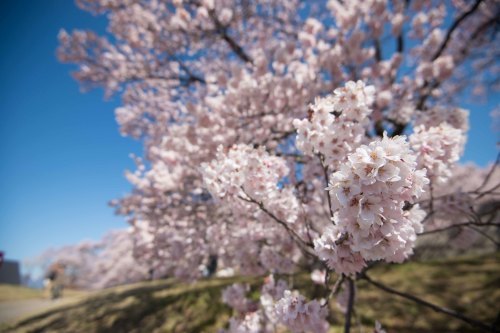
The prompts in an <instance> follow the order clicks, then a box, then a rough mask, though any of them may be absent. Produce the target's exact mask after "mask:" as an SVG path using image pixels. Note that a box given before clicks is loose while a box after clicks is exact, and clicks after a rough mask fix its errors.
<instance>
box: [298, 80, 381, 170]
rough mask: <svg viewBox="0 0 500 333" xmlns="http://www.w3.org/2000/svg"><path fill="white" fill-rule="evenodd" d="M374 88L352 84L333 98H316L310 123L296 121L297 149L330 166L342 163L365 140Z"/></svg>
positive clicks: (310, 113) (337, 91) (310, 110)
mask: <svg viewBox="0 0 500 333" xmlns="http://www.w3.org/2000/svg"><path fill="white" fill-rule="evenodd" d="M373 99H374V87H373V86H365V84H364V82H362V81H358V82H353V81H349V82H347V83H346V85H345V87H342V88H337V89H335V91H334V94H333V95H329V96H327V97H325V98H316V100H315V102H314V104H311V105H310V107H309V108H310V109H309V117H308V119H303V120H299V119H295V120H294V121H293V125H294V126H295V128H296V129H297V148H299V149H300V150H302V151H303V152H304V153H306V154H309V155H314V154H318V153H319V154H322V155H323V156H325V158H326V161H327V162H328V163H333V162H341V161H342V160H343V159H345V157H346V156H347V154H348V153H349V152H351V151H352V150H354V149H355V148H356V147H357V146H359V145H360V144H361V142H362V140H363V137H364V133H365V128H364V125H365V124H366V121H367V120H368V118H367V117H368V115H369V114H370V113H371V109H370V105H371V104H372V103H373Z"/></svg>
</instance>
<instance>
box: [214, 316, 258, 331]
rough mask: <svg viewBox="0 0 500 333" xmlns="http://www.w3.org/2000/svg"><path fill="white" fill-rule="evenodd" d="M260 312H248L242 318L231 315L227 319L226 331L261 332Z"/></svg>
mask: <svg viewBox="0 0 500 333" xmlns="http://www.w3.org/2000/svg"><path fill="white" fill-rule="evenodd" d="M261 319H262V318H261V313H260V312H259V311H257V312H249V313H247V314H245V315H244V316H243V318H235V317H231V319H229V330H228V331H225V332H226V333H261V332H262V324H261ZM223 332H224V331H223Z"/></svg>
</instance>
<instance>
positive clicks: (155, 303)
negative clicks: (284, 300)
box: [3, 255, 500, 333]
mask: <svg viewBox="0 0 500 333" xmlns="http://www.w3.org/2000/svg"><path fill="white" fill-rule="evenodd" d="M499 259H500V256H499V255H492V256H488V257H481V258H459V259H454V260H446V261H432V262H420V263H409V264H405V265H380V266H379V267H376V268H374V269H372V270H371V271H370V276H371V277H372V279H374V280H377V281H382V282H384V283H386V284H387V285H390V286H391V287H393V288H395V289H398V290H401V291H406V292H411V293H413V294H415V295H417V296H418V297H420V298H423V299H426V300H428V301H430V302H433V303H435V304H438V305H441V306H445V307H448V308H451V309H455V310H457V311H461V312H464V313H466V314H467V315H469V316H471V317H473V318H475V319H479V320H483V321H485V322H488V323H492V322H493V321H494V320H495V318H496V316H497V315H498V311H499V310H500V307H499V304H500V288H499V286H500V265H499ZM289 279H290V282H293V283H294V286H295V288H298V289H300V290H302V291H304V293H305V294H306V295H308V296H314V295H321V294H322V293H324V291H323V290H321V287H319V286H316V285H314V284H312V283H311V282H310V279H309V277H308V276H307V275H306V274H299V275H296V276H294V277H289ZM259 281H260V279H259V278H228V279H210V280H203V281H199V282H197V283H194V284H184V283H178V282H175V281H174V280H162V281H153V282H144V283H139V284H134V285H128V286H122V287H116V288H110V289H107V290H103V291H101V292H98V293H92V294H89V296H87V297H83V298H82V299H81V300H80V301H79V302H77V303H75V304H71V305H69V306H63V307H59V308H57V309H52V310H50V311H47V312H45V313H42V314H39V315H36V316H33V317H30V318H26V319H24V320H22V321H20V322H18V323H16V324H14V325H12V326H11V327H9V328H6V329H4V330H3V332H75V333H78V332H85V333H88V332H114V333H115V332H179V333H180V332H182V333H184V332H193V333H194V332H217V330H218V329H220V328H222V327H224V325H225V324H226V323H227V320H228V318H229V317H230V316H231V309H229V308H228V307H226V306H225V305H224V304H222V303H221V301H220V299H221V290H222V289H223V288H225V287H226V286H228V285H230V284H232V283H234V282H247V283H250V284H251V285H252V286H253V287H254V289H256V288H257V286H258V284H259ZM357 293H358V298H357V302H356V308H355V309H356V313H355V320H354V322H355V327H354V329H353V332H358V331H361V330H360V328H361V327H362V328H363V332H372V330H373V323H374V321H375V320H376V319H377V320H379V321H380V322H382V324H383V325H384V327H385V328H386V329H387V331H388V332H389V333H391V332H398V333H400V332H411V333H417V332H419V333H427V332H428V333H431V332H433V333H434V332H441V333H445V332H471V333H472V332H477V330H475V329H474V328H472V327H470V326H468V325H467V324H466V323H463V322H461V321H459V320H457V319H454V318H451V317H448V316H445V315H442V314H439V313H436V312H434V311H432V310H430V309H427V308H423V307H422V306H419V305H417V304H413V303H411V302H409V301H406V300H404V299H401V298H398V297H397V296H394V295H391V294H387V293H384V292H382V291H380V290H378V289H375V288H374V287H372V286H371V285H368V284H367V283H365V282H360V283H359V284H358V290H357ZM254 296H255V294H254ZM333 303H334V302H332V304H331V315H330V317H329V321H330V322H331V323H332V329H331V332H341V331H342V329H341V326H342V314H341V313H340V312H339V310H338V309H337V308H336V306H335V304H333Z"/></svg>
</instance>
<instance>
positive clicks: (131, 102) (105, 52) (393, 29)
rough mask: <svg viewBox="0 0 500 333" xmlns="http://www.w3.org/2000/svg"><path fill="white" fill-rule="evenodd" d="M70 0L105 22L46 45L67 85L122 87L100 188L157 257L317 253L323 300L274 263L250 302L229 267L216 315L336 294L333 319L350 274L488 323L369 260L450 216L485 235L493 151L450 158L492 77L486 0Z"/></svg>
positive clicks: (318, 315) (283, 308)
mask: <svg viewBox="0 0 500 333" xmlns="http://www.w3.org/2000/svg"><path fill="white" fill-rule="evenodd" d="M77 4H78V5H79V6H80V7H81V8H82V9H84V10H87V11H90V12H91V13H93V14H96V15H106V16H107V18H108V19H109V26H108V31H107V33H106V34H105V35H103V36H99V35H97V34H96V33H94V32H92V31H74V32H72V33H67V32H66V31H64V30H62V31H61V32H60V34H59V40H60V46H59V49H58V56H59V58H60V60H61V61H63V62H67V63H74V64H76V65H77V70H76V71H75V72H74V77H75V78H76V79H77V80H78V81H79V82H81V84H82V86H83V87H84V88H93V87H102V88H103V89H104V90H105V92H106V95H108V96H110V95H112V94H120V95H121V96H122V101H123V103H122V106H120V107H119V108H117V109H116V119H117V122H118V123H119V126H120V131H121V133H122V134H123V135H126V136H131V137H133V138H136V139H138V140H141V142H143V144H144V156H143V157H135V161H136V165H137V168H136V170H135V171H131V172H128V173H127V178H128V180H129V181H130V182H131V184H132V185H133V191H132V192H131V193H130V194H129V195H128V196H126V197H124V198H122V199H119V200H115V201H113V202H112V204H113V206H114V207H116V210H117V212H118V213H119V214H122V215H124V216H126V218H127V219H128V222H129V224H130V226H131V228H132V230H133V231H132V236H131V237H133V239H134V242H133V244H134V247H133V248H134V249H133V254H134V256H135V257H136V258H138V259H139V261H140V262H141V263H145V266H147V267H148V268H149V269H151V270H152V271H153V272H154V274H155V275H156V276H166V275H175V276H177V277H180V278H184V279H188V280H193V279H197V278H199V277H201V276H203V275H207V274H211V273H212V272H213V271H215V270H217V269H218V270H219V271H220V270H224V271H226V272H227V271H228V270H229V271H232V272H234V273H236V274H243V275H266V274H292V273H294V272H297V271H299V270H309V271H311V272H313V270H314V269H315V268H318V267H322V268H323V272H324V273H323V275H324V284H325V286H326V287H327V288H328V289H329V290H330V291H329V295H325V298H326V299H325V300H323V301H321V300H307V299H305V297H304V296H302V295H300V291H297V290H293V286H290V287H289V286H286V285H285V284H284V282H280V281H279V280H278V281H275V280H274V278H273V275H271V276H270V277H269V278H267V280H266V282H265V283H264V285H263V289H262V293H261V297H260V301H259V302H257V303H256V302H254V301H249V300H248V299H246V296H245V293H246V292H247V289H246V287H245V286H243V285H236V286H233V287H231V289H228V290H227V291H225V292H224V295H225V296H224V297H223V299H224V301H225V302H226V303H228V305H229V306H231V307H233V308H234V309H235V311H237V312H239V313H240V314H241V316H238V317H235V318H233V319H231V322H230V324H229V328H228V330H229V331H230V332H267V331H273V329H274V327H276V325H284V326H286V327H288V328H289V329H290V330H291V331H293V332H304V331H307V332H309V331H312V332H324V331H326V330H327V329H328V322H327V321H326V319H325V318H326V315H327V313H326V310H325V309H326V308H325V306H324V305H325V304H324V302H328V300H329V299H330V298H331V297H333V296H338V297H342V295H344V296H343V297H344V298H345V299H346V302H345V310H346V311H345V329H344V331H345V332H349V331H350V328H351V315H352V309H353V307H354V306H355V289H356V282H357V281H358V280H365V281H368V282H369V283H370V284H372V285H373V286H375V287H378V288H379V289H381V290H382V291H386V292H389V293H392V294H396V295H399V296H401V297H404V298H406V299H410V300H413V301H416V302H418V303H419V304H421V305H423V306H427V307H430V308H432V309H434V310H435V311H438V312H441V313H443V314H448V315H451V316H453V317H455V318H456V319H458V320H462V321H465V322H467V323H469V324H470V325H473V326H475V327H476V328H477V329H481V330H483V331H493V330H494V328H493V326H492V325H490V324H489V323H483V322H480V321H477V320H475V319H472V318H468V317H466V316H464V315H463V314H460V313H458V312H456V311H453V310H449V309H445V308H441V307H439V306H437V305H435V304H432V303H429V302H427V301H425V300H422V299H419V298H416V297H415V296H412V295H408V294H405V293H402V292H400V291H397V290H394V289H392V288H390V287H388V286H385V285H383V284H381V283H380V282H378V281H375V280H373V279H372V278H371V277H370V276H369V274H368V272H369V269H370V268H371V267H374V266H375V265H376V264H384V263H388V262H390V263H392V262H396V263H403V262H404V261H406V260H408V259H409V258H410V257H411V255H412V253H413V250H414V248H415V245H416V243H417V238H419V235H421V234H432V233H440V232H447V231H449V230H451V229H458V230H462V229H467V230H472V231H473V232H474V233H476V234H478V235H479V236H480V237H485V238H486V239H487V241H490V242H492V243H494V244H498V237H497V236H495V235H491V233H489V232H488V230H491V228H498V227H499V223H500V221H499V216H498V215H499V214H498V194H499V191H498V190H499V187H500V183H499V175H498V166H497V164H498V163H495V164H494V165H492V166H491V167H489V168H488V169H487V170H486V171H482V170H478V169H476V168H472V169H473V170H472V171H467V169H464V167H459V166H457V162H458V161H459V159H460V156H461V154H462V153H463V150H464V145H465V142H466V139H467V131H468V127H469V124H468V114H469V112H468V111H467V110H464V109H462V108H460V103H462V102H463V101H464V96H465V97H467V96H468V97H469V98H470V99H474V98H476V96H477V94H483V95H485V96H488V94H489V93H490V92H491V91H492V90H495V89H497V88H498V61H496V59H497V58H498V56H499V53H500V49H499V45H500V43H499V38H498V28H499V23H500V22H499V20H498V17H499V16H500V15H499V14H500V5H499V4H498V2H496V1H494V0H476V1H462V0H454V1H449V2H441V1H431V0H427V1H408V0H400V1H399V0H395V1H388V0H369V1H337V0H329V1H312V2H302V1H298V0H292V1H275V0H261V1H250V0H241V1H234V0H172V1H167V0H165V1H161V0H78V1H77ZM497 162H498V161H497ZM469 172H470V173H472V174H473V175H474V178H472V180H470V181H469V182H465V183H466V186H463V187H461V186H460V185H459V184H458V183H457V180H460V179H461V180H463V179H464V178H467V174H468V173H469ZM448 212H452V213H448ZM458 217H460V218H458ZM422 237H426V236H422ZM319 274H320V275H321V274H322V273H319ZM317 275H318V274H316V275H315V276H317ZM334 277H336V279H334ZM374 325H375V324H374ZM375 331H376V332H383V329H382V326H381V325H380V323H377V324H376V326H375Z"/></svg>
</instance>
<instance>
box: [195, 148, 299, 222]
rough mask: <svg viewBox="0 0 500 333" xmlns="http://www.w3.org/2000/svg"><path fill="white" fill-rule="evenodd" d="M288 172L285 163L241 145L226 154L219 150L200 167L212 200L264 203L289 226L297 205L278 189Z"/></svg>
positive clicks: (286, 191) (286, 190)
mask: <svg viewBox="0 0 500 333" xmlns="http://www.w3.org/2000/svg"><path fill="white" fill-rule="evenodd" d="M288 172H289V169H288V167H287V165H286V162H285V160H283V159H281V158H279V157H276V156H272V155H270V154H268V153H267V152H266V151H265V150H264V148H259V149H254V148H252V147H250V146H247V145H243V144H240V145H236V146H233V147H231V148H230V149H229V150H228V151H227V152H224V151H223V148H222V147H219V149H218V150H217V156H216V159H215V160H213V161H212V162H211V163H204V164H202V173H203V180H204V182H205V186H206V187H207V188H208V190H209V191H210V193H211V194H212V195H213V196H215V197H216V198H219V199H223V198H234V197H238V196H240V197H244V198H247V199H252V200H255V201H257V202H265V203H266V209H268V210H269V211H270V212H272V213H273V214H274V215H275V216H276V217H277V218H279V219H281V220H283V221H286V222H289V223H293V222H295V220H296V219H297V214H298V210H299V203H298V201H297V199H296V198H295V196H294V194H293V192H292V190H291V189H289V188H279V184H280V182H281V181H282V180H283V178H285V177H286V176H287V175H288Z"/></svg>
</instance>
